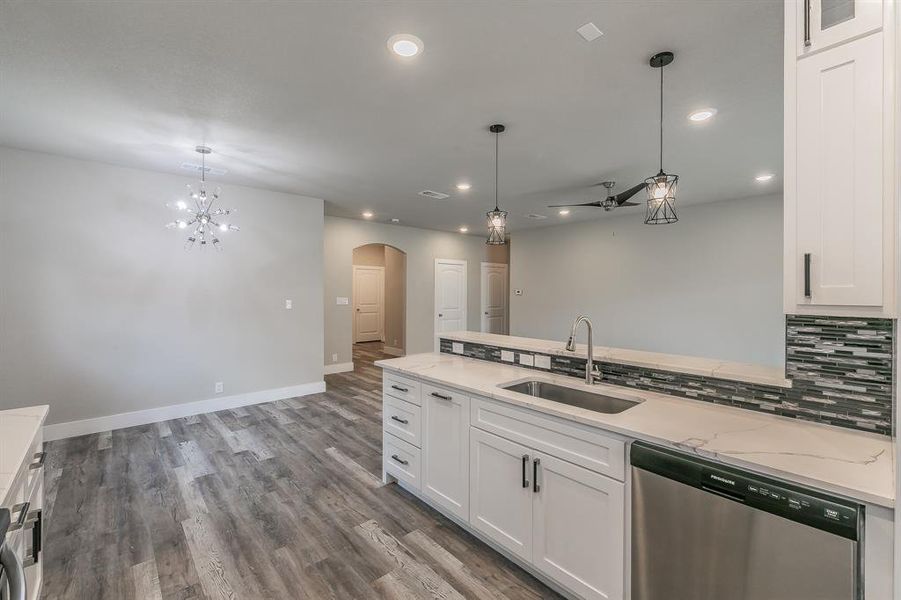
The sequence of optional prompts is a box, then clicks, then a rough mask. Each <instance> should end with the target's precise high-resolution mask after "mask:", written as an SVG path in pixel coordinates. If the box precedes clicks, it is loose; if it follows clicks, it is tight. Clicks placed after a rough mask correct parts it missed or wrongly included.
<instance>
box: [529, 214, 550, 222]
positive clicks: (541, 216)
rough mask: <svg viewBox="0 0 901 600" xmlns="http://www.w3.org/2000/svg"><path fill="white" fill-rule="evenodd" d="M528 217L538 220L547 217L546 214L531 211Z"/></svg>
mask: <svg viewBox="0 0 901 600" xmlns="http://www.w3.org/2000/svg"><path fill="white" fill-rule="evenodd" d="M526 218H527V219H535V220H536V221H540V220H541V219H547V217H546V216H544V215H539V214H537V213H529V214H527V215H526Z"/></svg>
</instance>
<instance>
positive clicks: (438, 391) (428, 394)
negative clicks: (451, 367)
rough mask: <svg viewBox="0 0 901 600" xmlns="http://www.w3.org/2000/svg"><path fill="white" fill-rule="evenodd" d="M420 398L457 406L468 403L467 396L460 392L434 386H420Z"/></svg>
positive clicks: (424, 384) (425, 384)
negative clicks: (433, 399) (451, 403)
mask: <svg viewBox="0 0 901 600" xmlns="http://www.w3.org/2000/svg"><path fill="white" fill-rule="evenodd" d="M422 397H423V398H435V399H437V400H443V401H445V402H453V403H455V404H459V403H461V402H469V396H467V395H466V394H464V393H462V392H458V391H456V390H452V389H450V388H444V387H438V386H436V385H429V384H427V383H423V384H422Z"/></svg>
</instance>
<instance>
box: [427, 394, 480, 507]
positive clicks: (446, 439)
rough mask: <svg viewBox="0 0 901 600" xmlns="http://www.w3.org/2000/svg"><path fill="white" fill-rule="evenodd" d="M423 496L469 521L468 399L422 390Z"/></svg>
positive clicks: (456, 395)
mask: <svg viewBox="0 0 901 600" xmlns="http://www.w3.org/2000/svg"><path fill="white" fill-rule="evenodd" d="M422 391H423V394H422V401H423V411H422V413H423V414H422V419H423V435H422V443H423V453H422V492H423V494H424V495H425V496H426V497H427V498H428V499H429V500H432V501H433V502H435V503H436V504H438V505H439V506H441V507H444V508H445V509H447V510H448V511H450V512H451V513H452V514H454V515H456V516H457V517H459V518H461V519H463V520H464V521H468V520H469V398H468V397H467V396H463V395H461V394H459V393H458V392H453V391H450V390H445V389H441V388H434V387H432V386H427V385H423V386H422Z"/></svg>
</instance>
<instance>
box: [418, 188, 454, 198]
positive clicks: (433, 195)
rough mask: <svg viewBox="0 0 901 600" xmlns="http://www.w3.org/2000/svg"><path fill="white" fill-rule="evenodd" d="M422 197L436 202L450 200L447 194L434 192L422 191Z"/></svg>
mask: <svg viewBox="0 0 901 600" xmlns="http://www.w3.org/2000/svg"><path fill="white" fill-rule="evenodd" d="M419 195H420V196H425V197H426V198H432V199H434V200H444V199H445V198H450V196H448V195H447V194H442V193H441V192H436V191H434V190H422V191H421V192H419Z"/></svg>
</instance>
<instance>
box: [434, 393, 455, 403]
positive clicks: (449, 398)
mask: <svg viewBox="0 0 901 600" xmlns="http://www.w3.org/2000/svg"><path fill="white" fill-rule="evenodd" d="M432 395H433V396H434V397H436V398H440V399H441V400H447V401H450V400H451V397H450V396H445V395H444V394H439V393H438V392H432Z"/></svg>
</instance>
